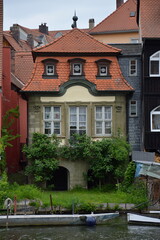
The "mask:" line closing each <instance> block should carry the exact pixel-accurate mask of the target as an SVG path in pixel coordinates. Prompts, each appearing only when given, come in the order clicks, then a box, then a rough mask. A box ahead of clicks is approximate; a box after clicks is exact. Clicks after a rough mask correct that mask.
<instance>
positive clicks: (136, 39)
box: [131, 38, 139, 43]
mask: <svg viewBox="0 0 160 240" xmlns="http://www.w3.org/2000/svg"><path fill="white" fill-rule="evenodd" d="M131 43H139V39H138V38H131Z"/></svg>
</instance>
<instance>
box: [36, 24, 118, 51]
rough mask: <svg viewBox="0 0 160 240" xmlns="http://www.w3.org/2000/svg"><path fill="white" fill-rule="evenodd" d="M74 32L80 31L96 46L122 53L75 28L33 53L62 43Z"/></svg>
mask: <svg viewBox="0 0 160 240" xmlns="http://www.w3.org/2000/svg"><path fill="white" fill-rule="evenodd" d="M74 31H79V32H80V33H81V34H83V35H84V36H87V37H88V38H90V39H91V40H92V41H94V43H95V44H96V43H98V44H100V45H102V46H103V47H105V48H109V49H111V50H114V51H117V52H120V51H121V49H118V48H115V47H112V46H110V45H108V44H104V43H103V42H100V41H98V40H97V39H95V38H94V37H93V36H91V35H90V34H89V33H86V32H84V31H83V30H81V29H79V28H73V29H71V30H70V31H69V32H67V33H65V34H64V35H62V36H60V37H59V38H57V39H55V40H53V41H52V42H50V43H48V44H46V45H44V46H41V47H38V48H36V49H35V50H33V52H37V51H39V50H42V49H44V48H46V47H48V46H51V45H52V44H54V43H56V42H58V41H61V39H63V38H65V37H66V36H67V35H70V34H71V33H72V32H74Z"/></svg>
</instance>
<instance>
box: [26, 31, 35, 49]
mask: <svg viewBox="0 0 160 240" xmlns="http://www.w3.org/2000/svg"><path fill="white" fill-rule="evenodd" d="M27 43H28V44H29V46H30V47H31V48H34V40H33V34H28V35H27Z"/></svg>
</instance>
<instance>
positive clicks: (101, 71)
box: [96, 59, 111, 78]
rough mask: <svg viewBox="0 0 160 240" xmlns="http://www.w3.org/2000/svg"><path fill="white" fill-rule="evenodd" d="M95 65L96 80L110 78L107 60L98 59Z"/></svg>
mask: <svg viewBox="0 0 160 240" xmlns="http://www.w3.org/2000/svg"><path fill="white" fill-rule="evenodd" d="M96 64H97V78H106V77H111V76H110V64H111V61H109V60H107V59H100V60H98V61H96Z"/></svg>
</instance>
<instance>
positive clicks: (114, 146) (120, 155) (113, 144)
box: [61, 135, 130, 182]
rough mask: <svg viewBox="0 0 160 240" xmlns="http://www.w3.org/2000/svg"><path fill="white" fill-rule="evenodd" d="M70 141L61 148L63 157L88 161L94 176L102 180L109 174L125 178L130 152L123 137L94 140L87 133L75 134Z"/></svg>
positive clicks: (116, 178)
mask: <svg viewBox="0 0 160 240" xmlns="http://www.w3.org/2000/svg"><path fill="white" fill-rule="evenodd" d="M69 143H70V145H69V146H64V147H62V149H61V153H62V158H64V159H70V160H72V161H75V160H79V159H83V160H84V161H88V162H89V165H90V170H91V171H92V174H93V176H94V177H95V178H97V179H99V180H100V181H103V180H104V179H105V178H106V176H108V175H110V176H111V177H112V178H113V179H114V180H117V181H118V182H119V181H121V180H123V177H124V173H125V170H126V167H127V164H128V160H129V152H130V145H129V144H128V143H127V141H126V140H125V139H124V138H123V137H115V138H103V139H102V140H99V141H94V140H91V138H90V137H87V136H86V135H82V136H80V135H74V138H72V139H71V140H70V142H69Z"/></svg>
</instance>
